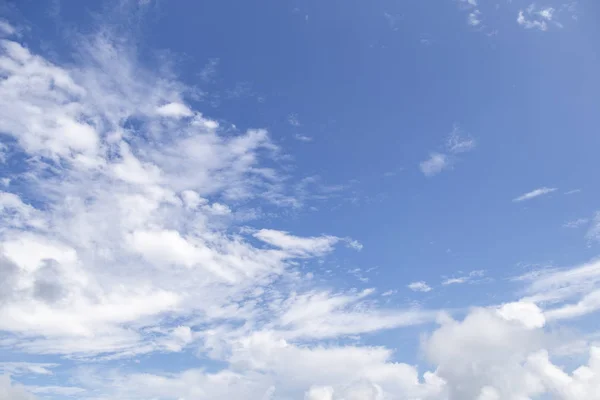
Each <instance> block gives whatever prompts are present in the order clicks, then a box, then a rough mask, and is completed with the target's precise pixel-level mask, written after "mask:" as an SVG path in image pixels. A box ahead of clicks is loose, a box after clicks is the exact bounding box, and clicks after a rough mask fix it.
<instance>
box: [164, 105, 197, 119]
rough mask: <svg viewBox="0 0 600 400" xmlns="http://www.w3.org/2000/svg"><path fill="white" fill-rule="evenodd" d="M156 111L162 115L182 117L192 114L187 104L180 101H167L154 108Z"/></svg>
mask: <svg viewBox="0 0 600 400" xmlns="http://www.w3.org/2000/svg"><path fill="white" fill-rule="evenodd" d="M156 113H157V114H158V115H160V116H163V117H172V118H183V117H191V116H192V115H194V113H193V112H192V110H190V109H189V107H188V106H186V105H185V104H182V103H169V104H165V105H162V106H160V107H158V108H157V109H156Z"/></svg>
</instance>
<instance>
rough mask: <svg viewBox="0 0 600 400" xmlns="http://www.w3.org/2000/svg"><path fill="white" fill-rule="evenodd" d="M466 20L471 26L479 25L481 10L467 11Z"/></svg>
mask: <svg viewBox="0 0 600 400" xmlns="http://www.w3.org/2000/svg"><path fill="white" fill-rule="evenodd" d="M467 21H468V23H469V25H471V26H479V25H481V11H479V10H475V11H473V12H471V13H469V16H468V18H467Z"/></svg>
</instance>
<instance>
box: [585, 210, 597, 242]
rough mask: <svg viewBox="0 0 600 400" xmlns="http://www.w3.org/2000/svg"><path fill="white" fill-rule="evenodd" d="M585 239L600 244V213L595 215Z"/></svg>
mask: <svg viewBox="0 0 600 400" xmlns="http://www.w3.org/2000/svg"><path fill="white" fill-rule="evenodd" d="M585 237H586V239H587V240H589V241H591V242H600V212H596V214H595V215H594V218H593V219H592V222H591V224H590V227H589V228H588V231H587V233H586V234H585Z"/></svg>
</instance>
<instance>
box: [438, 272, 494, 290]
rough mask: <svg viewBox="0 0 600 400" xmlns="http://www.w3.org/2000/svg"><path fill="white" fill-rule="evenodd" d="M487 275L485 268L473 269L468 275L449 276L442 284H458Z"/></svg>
mask: <svg viewBox="0 0 600 400" xmlns="http://www.w3.org/2000/svg"><path fill="white" fill-rule="evenodd" d="M484 275H485V272H484V271H483V270H477V271H471V272H469V274H467V275H463V276H458V277H454V278H447V279H445V280H444V281H443V282H442V285H444V286H448V285H456V284H461V283H467V282H473V281H474V280H475V279H477V278H481V277H483V276H484Z"/></svg>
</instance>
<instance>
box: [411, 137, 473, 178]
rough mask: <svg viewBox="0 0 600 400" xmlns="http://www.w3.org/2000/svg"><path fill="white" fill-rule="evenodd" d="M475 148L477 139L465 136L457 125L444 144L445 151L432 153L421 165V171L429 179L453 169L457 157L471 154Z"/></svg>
mask: <svg viewBox="0 0 600 400" xmlns="http://www.w3.org/2000/svg"><path fill="white" fill-rule="evenodd" d="M475 147H476V142H475V139H473V138H471V137H469V136H467V135H465V134H464V133H463V132H462V130H461V129H460V128H459V127H458V125H455V126H454V128H453V129H452V132H451V133H450V135H448V138H447V139H446V142H445V143H444V151H443V152H432V153H430V155H429V158H428V159H427V160H425V161H422V162H421V163H420V164H419V169H420V170H421V172H422V173H423V175H425V176H427V177H431V176H434V175H437V174H439V173H440V172H442V171H443V170H445V169H448V168H451V167H452V165H453V164H454V162H455V160H456V156H458V155H460V154H462V153H467V152H470V151H472V150H473V149H475Z"/></svg>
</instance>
